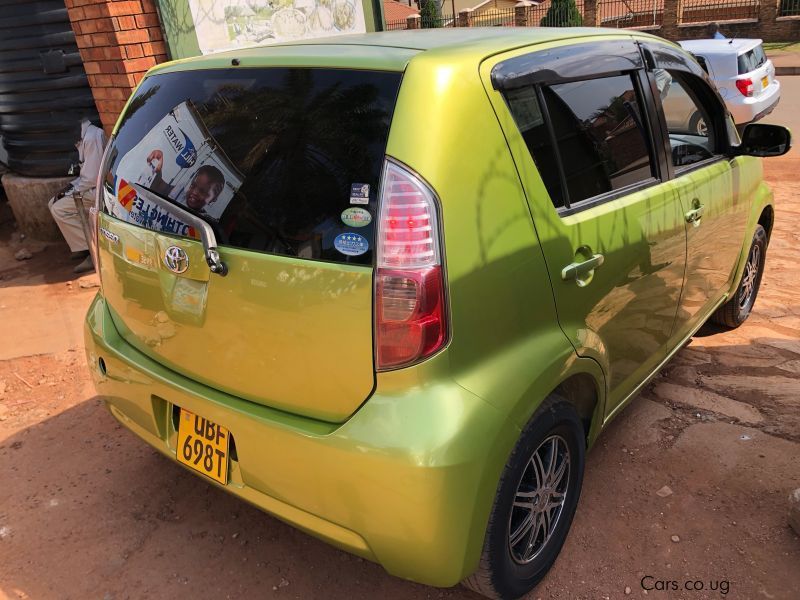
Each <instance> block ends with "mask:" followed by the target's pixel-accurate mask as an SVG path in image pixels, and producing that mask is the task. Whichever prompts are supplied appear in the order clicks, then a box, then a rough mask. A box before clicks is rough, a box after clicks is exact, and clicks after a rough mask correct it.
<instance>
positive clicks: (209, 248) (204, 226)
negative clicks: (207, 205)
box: [131, 183, 228, 277]
mask: <svg viewBox="0 0 800 600" xmlns="http://www.w3.org/2000/svg"><path fill="white" fill-rule="evenodd" d="M131 185H133V189H135V190H136V193H137V194H139V195H141V196H143V197H145V198H147V200H149V201H150V202H152V203H153V204H156V205H157V206H159V207H161V208H162V209H164V210H166V211H171V212H173V213H176V214H178V215H179V216H180V217H181V218H182V219H183V220H184V221H186V222H187V223H188V224H189V225H191V226H192V227H194V228H195V229H196V230H197V231H199V232H200V240H201V241H202V242H203V250H205V258H206V263H207V264H208V268H209V269H211V272H212V273H216V274H217V275H219V276H220V277H225V275H227V274H228V265H226V264H225V263H224V262H223V261H222V259H221V258H220V256H219V250H218V249H217V238H216V236H215V235H214V230H213V229H212V228H211V225H209V224H208V223H206V222H205V221H204V220H203V219H201V218H200V217H197V216H195V215H193V214H192V213H190V212H189V211H187V210H185V209H183V208H181V207H180V206H178V205H177V204H173V203H172V202H169V201H167V200H165V199H164V198H162V197H161V196H159V195H158V194H156V193H155V192H151V191H150V190H148V189H147V188H144V187H142V186H141V185H139V184H138V183H133V184H131Z"/></svg>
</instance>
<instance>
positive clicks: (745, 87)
mask: <svg viewBox="0 0 800 600" xmlns="http://www.w3.org/2000/svg"><path fill="white" fill-rule="evenodd" d="M736 87H737V89H738V90H739V91H740V92H741V93H742V96H747V97H748V98H749V97H750V96H752V95H753V80H752V79H750V78H749V77H748V78H747V79H737V80H736Z"/></svg>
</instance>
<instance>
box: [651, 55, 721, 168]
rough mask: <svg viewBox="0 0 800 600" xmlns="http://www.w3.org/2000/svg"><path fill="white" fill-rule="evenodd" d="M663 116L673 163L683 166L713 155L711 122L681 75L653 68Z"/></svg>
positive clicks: (703, 107)
mask: <svg viewBox="0 0 800 600" xmlns="http://www.w3.org/2000/svg"><path fill="white" fill-rule="evenodd" d="M653 75H654V77H655V80H656V87H658V91H659V95H660V96H661V105H662V106H663V108H664V117H665V118H666V121H667V130H668V131H669V143H670V148H671V153H672V164H673V165H674V166H675V167H684V166H688V165H692V164H694V163H697V162H700V161H703V160H707V159H709V158H712V157H713V156H714V131H713V121H712V119H711V118H710V115H709V113H708V111H707V110H706V108H705V106H703V104H702V102H700V101H699V100H698V99H697V97H696V95H695V94H693V93H692V92H691V90H690V88H689V86H688V85H687V83H686V81H685V79H684V77H685V76H684V75H683V74H681V73H675V72H670V71H667V70H666V69H655V70H654V71H653Z"/></svg>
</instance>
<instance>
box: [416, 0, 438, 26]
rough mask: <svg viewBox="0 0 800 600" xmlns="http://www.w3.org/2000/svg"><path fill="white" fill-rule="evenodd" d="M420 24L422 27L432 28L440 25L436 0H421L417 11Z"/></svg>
mask: <svg viewBox="0 0 800 600" xmlns="http://www.w3.org/2000/svg"><path fill="white" fill-rule="evenodd" d="M419 16H420V21H421V23H420V25H421V26H422V28H423V29H433V28H434V27H440V26H441V22H440V19H439V8H438V6H437V3H436V0H422V7H421V8H420V11H419Z"/></svg>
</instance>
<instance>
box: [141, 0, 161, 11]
mask: <svg viewBox="0 0 800 600" xmlns="http://www.w3.org/2000/svg"><path fill="white" fill-rule="evenodd" d="M141 2H142V12H145V13H154V12H157V10H158V9H157V8H156V3H155V0H141Z"/></svg>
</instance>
